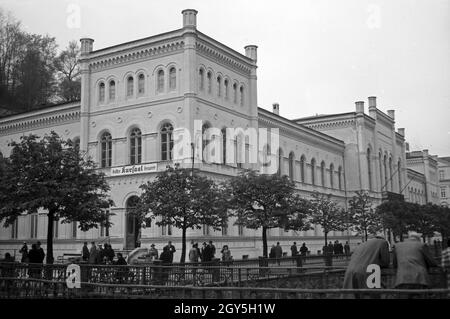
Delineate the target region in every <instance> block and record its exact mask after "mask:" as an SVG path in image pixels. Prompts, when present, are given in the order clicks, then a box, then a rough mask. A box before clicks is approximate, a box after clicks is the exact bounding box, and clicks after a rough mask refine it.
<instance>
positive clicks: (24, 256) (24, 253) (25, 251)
mask: <svg viewBox="0 0 450 319" xmlns="http://www.w3.org/2000/svg"><path fill="white" fill-rule="evenodd" d="M19 253H21V254H22V258H21V259H20V262H21V263H27V262H28V246H27V243H26V242H24V243H23V246H22V248H20V250H19Z"/></svg>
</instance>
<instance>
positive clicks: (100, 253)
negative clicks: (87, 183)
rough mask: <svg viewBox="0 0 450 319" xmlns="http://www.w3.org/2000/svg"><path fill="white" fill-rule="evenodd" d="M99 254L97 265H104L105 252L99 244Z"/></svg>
mask: <svg viewBox="0 0 450 319" xmlns="http://www.w3.org/2000/svg"><path fill="white" fill-rule="evenodd" d="M97 252H98V254H97V260H96V262H95V263H96V264H98V265H100V264H103V263H104V261H105V252H104V249H103V246H102V244H98V247H97Z"/></svg>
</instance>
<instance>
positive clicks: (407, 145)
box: [405, 142, 409, 152]
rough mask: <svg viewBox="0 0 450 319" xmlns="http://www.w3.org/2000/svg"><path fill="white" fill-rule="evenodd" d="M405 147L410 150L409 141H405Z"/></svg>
mask: <svg viewBox="0 0 450 319" xmlns="http://www.w3.org/2000/svg"><path fill="white" fill-rule="evenodd" d="M405 149H406V152H409V143H408V142H406V143H405Z"/></svg>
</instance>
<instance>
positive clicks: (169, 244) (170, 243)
mask: <svg viewBox="0 0 450 319" xmlns="http://www.w3.org/2000/svg"><path fill="white" fill-rule="evenodd" d="M166 247H167V248H168V249H169V253H170V258H171V259H170V262H171V263H172V262H173V254H174V253H175V252H176V249H175V246H174V245H172V242H171V241H169V242H168V243H167V246H166ZM164 248H165V247H164ZM163 251H164V249H163Z"/></svg>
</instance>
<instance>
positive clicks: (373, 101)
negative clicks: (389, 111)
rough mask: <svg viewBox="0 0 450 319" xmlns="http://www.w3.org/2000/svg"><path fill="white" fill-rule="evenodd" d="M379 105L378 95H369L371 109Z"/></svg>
mask: <svg viewBox="0 0 450 319" xmlns="http://www.w3.org/2000/svg"><path fill="white" fill-rule="evenodd" d="M376 107H377V97H376V96H369V109H371V108H376Z"/></svg>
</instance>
